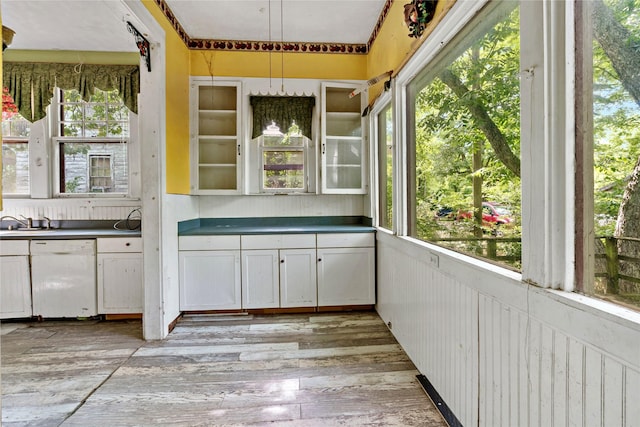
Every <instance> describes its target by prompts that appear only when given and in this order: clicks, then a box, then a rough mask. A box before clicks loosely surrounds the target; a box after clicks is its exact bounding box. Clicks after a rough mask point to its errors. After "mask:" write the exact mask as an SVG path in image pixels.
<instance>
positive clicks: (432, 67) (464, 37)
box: [394, 1, 525, 272]
mask: <svg viewBox="0 0 640 427" xmlns="http://www.w3.org/2000/svg"><path fill="white" fill-rule="evenodd" d="M468 6H469V5H468V4H467V5H465V7H464V8H462V9H465V8H466V10H461V8H455V7H454V8H452V10H451V11H450V12H449V14H448V16H447V18H449V15H453V16H455V18H451V19H450V20H446V21H443V22H442V23H441V25H440V26H438V27H436V29H435V30H434V32H433V33H432V35H431V36H430V38H429V39H427V41H426V42H425V45H423V47H422V48H421V49H419V50H418V52H417V53H416V55H414V57H413V58H412V61H410V63H409V64H408V66H407V69H408V70H409V72H408V73H407V72H406V71H407V70H406V69H403V70H401V72H400V73H399V75H398V78H397V80H396V84H395V86H394V87H395V90H396V93H398V95H399V96H398V98H400V100H399V101H397V102H398V103H399V104H400V108H399V109H398V111H401V113H402V114H401V116H402V117H401V118H400V119H399V120H397V121H396V128H397V129H399V132H402V135H400V137H401V138H402V140H403V141H404V144H402V145H403V148H404V154H403V156H404V160H405V161H404V164H405V165H406V168H405V169H404V171H403V174H402V181H403V182H402V194H403V198H402V202H401V203H399V208H400V209H402V212H401V213H400V215H401V216H402V218H401V221H402V229H401V231H400V230H399V234H400V235H402V236H405V237H407V238H411V239H412V240H414V241H417V242H424V243H427V244H429V245H434V246H436V247H439V248H442V249H444V250H451V249H448V248H446V247H445V246H441V245H439V244H438V243H437V242H433V241H429V240H426V239H425V240H422V239H420V238H419V237H417V234H418V225H419V224H418V221H417V217H416V215H415V210H416V207H415V206H416V203H415V201H416V200H417V198H418V197H417V195H416V194H415V191H416V185H415V181H416V174H415V171H416V164H417V161H416V158H415V155H414V153H416V151H417V147H416V132H415V127H416V124H415V103H414V99H415V98H416V97H417V96H418V94H419V93H421V91H422V90H424V88H426V87H428V86H429V84H430V82H432V81H433V80H434V78H435V76H436V74H437V72H438V71H437V70H439V69H441V68H442V66H443V65H446V64H449V63H450V62H451V61H452V60H455V59H456V58H458V57H459V55H460V54H461V53H463V52H465V51H466V50H467V49H468V47H467V43H468V42H469V40H472V41H475V40H477V39H480V38H482V37H484V35H485V34H486V33H487V31H490V30H491V28H493V26H494V25H495V24H497V23H499V22H501V20H502V17H504V16H507V15H508V14H509V13H511V11H512V10H513V9H514V8H517V7H520V8H521V7H522V3H521V2H518V1H498V2H496V1H485V2H480V3H478V4H474V6H475V7H474V8H472V9H469V8H468ZM521 16H522V13H521ZM435 40H438V42H436V41H435ZM442 40H445V41H442ZM428 45H430V46H429V48H428V50H426V49H427V48H425V46H428ZM521 50H522V41H521ZM521 56H522V53H521ZM414 61H415V62H414ZM521 90H522V89H521ZM521 106H522V104H521ZM521 110H522V108H521ZM520 130H521V132H520V133H521V141H522V126H521V129H520ZM521 147H522V142H521ZM521 150H522V148H521ZM521 176H524V175H523V174H521ZM522 221H523V222H524V221H525V219H524V218H523V219H522ZM458 253H460V254H462V255H464V256H468V257H471V258H474V259H475V260H479V261H481V262H484V263H487V264H491V265H492V267H498V268H506V269H508V270H509V271H511V272H513V271H516V270H514V269H513V268H512V267H508V266H506V265H503V264H497V263H496V262H495V261H491V260H489V259H488V258H484V257H481V256H474V255H473V254H471V253H470V252H458Z"/></svg>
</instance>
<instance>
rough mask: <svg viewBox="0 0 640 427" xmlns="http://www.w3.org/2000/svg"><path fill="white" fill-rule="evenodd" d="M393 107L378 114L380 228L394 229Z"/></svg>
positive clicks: (388, 107)
mask: <svg viewBox="0 0 640 427" xmlns="http://www.w3.org/2000/svg"><path fill="white" fill-rule="evenodd" d="M391 113H392V111H391V105H389V106H387V107H386V108H385V109H384V110H382V112H380V114H378V159H379V164H378V171H379V174H380V178H379V179H380V181H379V182H380V194H379V199H380V201H379V212H380V213H379V215H380V221H379V222H380V226H381V227H385V228H387V229H391V228H392V224H393V222H392V219H393V210H392V203H393V121H392V115H391Z"/></svg>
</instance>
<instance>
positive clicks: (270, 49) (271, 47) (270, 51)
mask: <svg viewBox="0 0 640 427" xmlns="http://www.w3.org/2000/svg"><path fill="white" fill-rule="evenodd" d="M272 52H273V46H271V0H269V89H271V69H272V67H271V53H272Z"/></svg>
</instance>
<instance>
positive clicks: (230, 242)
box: [178, 234, 240, 251]
mask: <svg viewBox="0 0 640 427" xmlns="http://www.w3.org/2000/svg"><path fill="white" fill-rule="evenodd" d="M178 249H179V250H181V251H212V250H234V249H240V236H239V235H236V234H234V235H230V236H181V237H179V238H178Z"/></svg>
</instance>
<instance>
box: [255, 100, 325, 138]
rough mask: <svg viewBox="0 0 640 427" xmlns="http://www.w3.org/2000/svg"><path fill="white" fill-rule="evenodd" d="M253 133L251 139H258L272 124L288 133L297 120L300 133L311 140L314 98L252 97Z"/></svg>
mask: <svg viewBox="0 0 640 427" xmlns="http://www.w3.org/2000/svg"><path fill="white" fill-rule="evenodd" d="M250 103H251V107H252V108H253V131H252V133H251V138H257V137H259V136H260V135H262V132H263V131H264V130H265V129H266V128H267V126H269V125H270V124H271V122H275V124H276V125H277V126H278V127H279V128H280V130H281V131H282V132H283V133H286V132H287V130H288V129H289V127H291V125H292V124H293V121H294V120H295V122H296V124H297V125H298V127H300V133H302V135H304V136H306V137H307V138H309V139H311V128H312V118H313V106H314V105H315V103H316V99H315V98H314V97H313V96H252V97H251V99H250Z"/></svg>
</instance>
